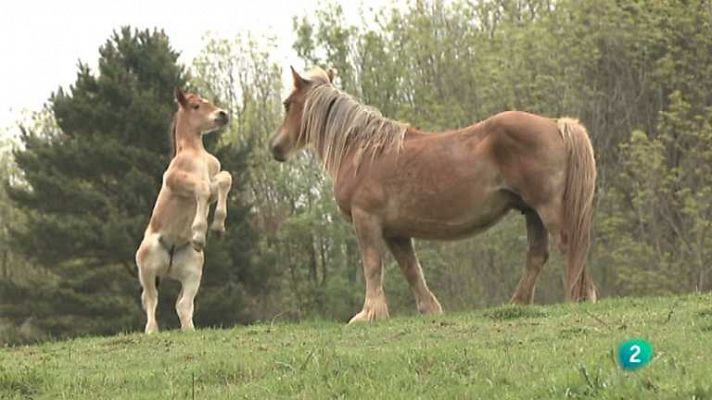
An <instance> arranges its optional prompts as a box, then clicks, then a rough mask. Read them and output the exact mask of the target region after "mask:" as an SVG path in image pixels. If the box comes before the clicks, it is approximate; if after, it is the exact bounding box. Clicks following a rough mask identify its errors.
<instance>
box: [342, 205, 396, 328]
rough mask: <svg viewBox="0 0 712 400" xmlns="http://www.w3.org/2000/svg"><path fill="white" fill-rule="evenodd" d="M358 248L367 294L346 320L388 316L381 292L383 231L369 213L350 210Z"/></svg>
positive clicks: (366, 319) (369, 319)
mask: <svg viewBox="0 0 712 400" xmlns="http://www.w3.org/2000/svg"><path fill="white" fill-rule="evenodd" d="M351 216H352V218H353V223H354V229H355V231H356V237H357V239H358V245H359V250H360V251H361V263H362V265H363V276H364V280H365V281H366V298H365V300H364V302H363V309H362V310H361V312H359V313H358V314H356V315H355V316H354V317H353V318H351V321H349V323H353V322H358V321H374V320H377V319H386V318H388V304H387V303H386V295H385V293H384V292H383V248H384V247H385V246H384V243H383V235H382V228H381V226H380V224H379V223H378V221H377V220H376V219H375V218H374V217H373V216H371V215H369V214H368V213H365V212H363V211H360V210H353V211H352V213H351Z"/></svg>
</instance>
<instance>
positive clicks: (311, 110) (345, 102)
mask: <svg viewBox="0 0 712 400" xmlns="http://www.w3.org/2000/svg"><path fill="white" fill-rule="evenodd" d="M407 128H408V125H407V124H405V123H402V122H398V121H394V120H391V119H388V118H386V117H384V116H383V115H381V112H380V111H378V110H377V109H375V108H373V107H369V106H366V105H364V104H361V103H359V102H358V101H357V100H356V99H354V98H353V97H352V96H351V95H349V94H347V93H345V92H342V91H341V90H339V89H337V88H335V87H334V86H332V85H330V84H323V85H319V86H316V87H314V88H312V89H310V90H309V92H308V93H307V95H306V102H305V104H304V113H303V114H302V126H301V130H300V134H301V135H302V138H304V140H305V142H306V143H309V144H311V145H313V146H314V149H315V150H316V152H317V154H318V155H319V156H320V158H321V160H322V163H323V166H324V168H325V169H326V170H327V171H328V172H329V173H330V174H331V176H333V177H337V176H338V174H339V171H340V169H341V164H342V162H343V160H344V158H345V156H346V154H348V153H349V152H350V151H352V150H355V151H356V153H355V158H354V160H355V164H356V168H358V166H359V165H360V163H361V161H362V158H363V156H364V155H365V154H367V153H370V155H371V159H373V158H375V157H376V155H380V154H385V153H389V152H390V151H392V150H395V151H398V150H400V148H401V146H402V144H403V138H404V137H405V132H406V129H407Z"/></svg>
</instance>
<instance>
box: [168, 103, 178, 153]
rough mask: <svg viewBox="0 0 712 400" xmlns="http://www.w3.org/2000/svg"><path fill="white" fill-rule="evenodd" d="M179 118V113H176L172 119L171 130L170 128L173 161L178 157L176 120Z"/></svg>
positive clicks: (169, 137)
mask: <svg viewBox="0 0 712 400" xmlns="http://www.w3.org/2000/svg"><path fill="white" fill-rule="evenodd" d="M177 116H178V113H177V112H176V113H175V114H173V118H172V119H171V128H170V136H168V140H169V141H170V144H171V159H173V157H175V156H176V152H177V149H176V146H178V143H177V138H176V129H177V128H176V125H177V124H176V118H177Z"/></svg>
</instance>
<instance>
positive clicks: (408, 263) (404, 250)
mask: <svg viewBox="0 0 712 400" xmlns="http://www.w3.org/2000/svg"><path fill="white" fill-rule="evenodd" d="M386 244H387V245H388V249H389V250H390V251H391V253H392V254H393V257H395V259H396V261H397V262H398V265H399V266H400V268H401V271H402V272H403V275H404V276H405V279H406V280H407V281H408V284H409V285H410V289H411V291H413V294H414V295H415V303H416V306H417V307H418V311H419V312H420V313H421V314H442V312H443V308H442V306H441V305H440V302H439V301H438V299H437V298H435V295H433V292H431V291H430V289H429V288H428V284H427V283H426V282H425V276H424V275H423V269H422V268H421V266H420V262H418V257H417V256H416V255H415V249H414V248H413V240H412V239H402V238H389V239H386Z"/></svg>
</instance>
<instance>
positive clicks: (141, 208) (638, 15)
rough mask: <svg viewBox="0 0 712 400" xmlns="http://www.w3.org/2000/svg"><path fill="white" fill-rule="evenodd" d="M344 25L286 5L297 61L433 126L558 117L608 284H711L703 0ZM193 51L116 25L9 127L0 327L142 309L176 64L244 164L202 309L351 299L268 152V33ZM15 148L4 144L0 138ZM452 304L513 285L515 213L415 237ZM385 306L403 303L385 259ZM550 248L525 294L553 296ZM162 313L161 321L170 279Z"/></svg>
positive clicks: (314, 174)
mask: <svg viewBox="0 0 712 400" xmlns="http://www.w3.org/2000/svg"><path fill="white" fill-rule="evenodd" d="M364 20H369V21H370V20H373V21H374V22H373V23H369V24H365V23H361V24H356V25H350V24H348V23H347V22H346V19H345V18H344V15H343V12H342V10H341V8H340V7H339V6H338V4H335V3H326V5H325V6H324V7H323V8H321V9H319V10H315V12H314V13H313V14H310V15H305V16H297V17H295V20H294V46H293V47H294V49H295V50H296V52H297V53H298V54H299V56H300V57H301V58H302V59H303V60H304V65H301V66H297V67H298V68H301V67H305V66H312V65H321V66H333V67H336V68H337V69H338V70H339V78H338V80H337V85H338V86H340V87H342V88H343V89H344V90H346V91H347V92H350V93H352V94H354V95H356V96H357V97H359V98H360V99H362V101H363V102H364V103H366V104H370V105H373V106H375V107H377V108H379V109H380V110H381V111H382V112H383V113H384V114H385V115H387V116H389V117H392V118H395V119H400V120H404V121H408V122H410V123H411V124H412V125H414V126H418V127H421V128H424V129H429V130H434V131H437V130H444V129H447V128H453V127H458V126H464V125H467V124H470V123H472V122H474V121H477V120H480V119H483V118H486V117H488V116H490V115H492V114H494V113H497V112H499V111H503V110H508V109H518V110H525V111H530V112H535V113H541V114H545V115H549V116H561V115H571V116H576V117H579V118H580V119H581V121H582V122H583V123H584V124H585V125H586V126H587V127H588V130H589V132H590V134H591V137H592V139H593V142H594V147H595V150H596V156H597V160H598V166H599V180H598V188H597V197H596V202H597V212H596V216H595V228H594V229H595V232H594V235H593V236H594V243H593V248H592V252H591V255H590V270H591V272H592V273H593V274H594V277H595V278H596V280H597V282H598V283H599V287H600V288H601V290H602V295H603V296H629V295H636V296H637V295H650V294H665V293H684V292H692V291H709V290H710V289H712V238H710V231H711V228H712V202H710V200H709V199H710V198H711V196H712V170H711V169H712V2H710V1H708V0H691V1H688V2H678V1H672V0H663V1H642V0H600V1H570V0H560V1H553V0H483V1H478V2H467V1H452V2H443V1H413V2H409V3H407V5H405V6H403V5H399V6H395V5H394V6H392V7H386V8H384V9H381V10H375V11H374V12H373V13H372V14H368V15H365V16H364ZM205 43H206V44H205V48H204V50H203V52H202V53H201V54H200V55H199V56H198V57H197V58H196V59H195V60H194V61H193V63H192V65H191V66H189V68H188V70H190V74H188V73H187V72H186V68H184V67H183V66H181V65H179V64H178V63H177V61H176V60H177V53H176V52H175V51H174V50H173V49H171V48H170V45H169V39H168V38H167V37H166V36H165V35H164V34H163V33H161V32H148V31H133V30H131V29H129V28H125V29H122V30H120V31H117V32H116V33H115V34H114V35H113V36H112V37H111V38H110V39H109V40H108V41H107V43H106V44H105V45H104V46H102V48H101V49H100V62H99V69H98V71H90V70H89V69H88V68H87V67H85V66H83V65H80V67H79V71H78V75H77V81H76V82H75V84H74V85H73V86H72V87H71V88H70V89H69V91H68V92H64V91H58V92H57V93H55V94H53V95H52V97H51V99H50V101H49V103H48V107H47V109H45V110H42V111H41V112H38V113H37V114H36V116H35V118H34V120H33V123H32V124H30V125H29V126H26V129H25V135H24V136H23V138H22V143H21V144H14V145H12V146H9V145H5V144H3V147H2V149H3V150H2V153H0V154H2V157H0V161H2V168H0V174H1V175H2V179H3V181H4V182H5V184H4V185H3V187H2V188H1V189H0V200H1V201H0V207H1V208H0V216H1V217H2V219H0V224H1V226H0V228H1V229H0V262H1V263H2V264H1V265H0V274H1V277H2V280H1V281H0V311H1V312H0V317H1V318H2V319H1V320H0V329H1V331H0V332H1V333H0V338H3V340H6V341H11V342H19V341H30V340H37V339H40V338H43V337H47V336H66V335H79V334H89V333H93V334H96V333H104V334H106V333H112V332H116V331H120V330H136V329H139V328H140V327H141V318H142V314H141V309H140V306H139V303H138V282H137V280H136V279H135V277H134V276H133V275H134V270H133V268H134V267H133V264H132V263H133V261H132V259H133V252H134V250H135V248H136V246H137V245H138V242H139V240H140V238H141V233H142V230H143V229H144V228H145V224H146V222H147V219H148V216H149V212H150V209H151V207H152V203H153V200H154V197H155V194H156V192H157V190H158V187H159V184H160V176H161V172H162V169H163V168H164V167H165V165H166V163H167V161H168V159H167V141H166V134H167V133H166V132H167V129H168V122H169V119H170V116H171V113H172V112H173V110H174V107H175V106H174V105H173V102H172V99H171V96H170V94H171V93H172V87H173V86H175V85H182V84H184V83H186V82H188V83H189V85H190V86H191V87H193V88H194V89H195V90H197V91H198V92H199V93H201V94H203V95H205V96H206V97H209V98H214V99H216V101H217V102H218V103H219V104H221V105H223V106H225V107H227V108H229V110H230V112H231V114H232V115H233V116H234V118H233V120H232V123H231V125H230V127H229V129H226V130H225V131H224V132H223V133H222V134H221V135H220V137H219V138H218V137H216V138H211V141H210V143H209V147H210V149H212V151H214V152H216V153H217V154H218V155H219V157H220V158H221V160H222V161H223V166H224V168H226V169H228V170H230V171H231V172H232V174H233V176H235V177H236V180H235V185H234V188H235V189H234V190H233V192H232V195H231V197H230V207H229V208H230V211H229V218H230V220H229V221H228V223H229V226H228V234H227V236H226V237H225V238H223V239H222V240H216V238H212V239H210V240H209V248H208V251H207V264H206V273H205V280H204V285H203V287H202V289H201V293H200V295H199V296H198V309H197V312H196V319H197V321H196V322H197V323H198V324H199V325H201V326H208V325H209V326H216V325H217V326H219V325H231V324H235V323H249V322H251V321H255V320H260V319H272V318H286V319H304V318H327V319H336V320H346V319H348V318H349V317H350V316H351V315H352V314H353V313H355V312H356V311H357V310H358V309H359V307H360V305H361V301H362V287H363V286H362V282H361V273H360V267H359V255H358V251H357V247H356V243H355V239H354V237H353V234H352V232H351V228H350V226H348V225H347V224H346V223H345V222H343V220H342V219H341V217H340V216H339V215H338V212H337V211H336V209H335V206H334V202H333V200H332V194H331V188H330V183H329V181H328V180H327V179H325V178H324V177H323V175H322V174H321V172H320V171H319V169H318V168H317V167H316V164H315V163H314V162H313V160H312V159H311V156H310V155H309V154H306V153H304V154H301V155H300V156H299V157H297V158H296V159H295V160H293V161H291V162H290V163H287V164H279V163H276V162H274V161H272V160H271V157H270V155H269V153H268V151H267V140H268V137H269V135H270V134H271V133H272V131H273V130H274V129H275V128H276V127H277V126H278V124H279V122H280V119H281V117H282V110H281V104H280V103H281V98H280V96H281V95H282V94H283V93H284V88H283V87H282V80H283V79H282V77H283V76H284V75H283V71H284V70H285V68H287V67H288V66H287V65H280V64H277V63H276V62H275V57H274V53H275V49H276V46H275V43H274V41H273V40H270V39H265V38H254V37H250V36H249V35H247V36H244V37H238V38H234V39H228V38H218V37H207V38H206V41H205ZM10 147H12V148H14V149H15V150H14V151H13V152H12V153H10V152H9V150H8V149H9V148H10ZM417 247H418V251H419V254H420V257H421V261H422V262H423V264H424V268H425V273H426V277H427V278H428V280H429V284H430V286H431V288H432V289H433V291H434V292H435V293H436V294H437V295H438V296H439V298H440V300H441V302H442V303H443V306H444V307H445V309H446V310H451V311H452V310H469V309H472V308H475V307H482V306H486V305H491V304H500V303H503V302H506V301H507V300H508V298H509V296H510V295H511V293H512V290H513V289H514V287H515V284H516V282H517V280H518V278H519V275H520V273H521V269H522V268H523V265H524V254H525V249H526V234H525V229H524V223H523V218H521V216H519V215H518V214H516V213H512V214H511V215H509V216H508V217H507V218H506V219H505V220H504V221H503V222H501V223H500V224H499V225H497V226H495V227H494V228H492V229H491V230H490V231H488V232H487V233H485V234H483V235H480V236H477V237H475V238H472V239H470V240H465V241H461V242H451V243H435V242H418V243H417ZM386 274H387V278H386V279H387V282H386V290H387V294H388V297H389V302H390V306H391V312H392V313H396V314H398V313H401V314H403V313H413V312H414V305H413V300H412V297H411V295H410V293H409V290H408V288H407V285H406V284H405V282H404V280H403V279H402V278H401V277H400V273H399V272H398V268H397V267H396V266H395V263H394V261H393V260H391V259H389V260H388V263H387V269H386ZM561 276H562V269H561V260H560V258H559V257H558V256H554V257H552V260H551V261H550V262H549V264H547V267H546V269H545V271H544V273H543V274H542V277H541V278H540V283H539V285H538V287H539V290H538V293H537V301H538V302H555V301H560V300H562V299H563V291H562V287H561ZM161 289H162V290H161V291H162V296H161V302H160V304H161V305H162V308H161V309H160V319H161V321H162V322H163V323H164V326H165V327H175V326H176V320H175V317H174V316H173V314H174V313H173V311H172V302H173V298H174V295H175V290H176V288H175V286H171V285H170V284H166V285H165V286H162V287H161Z"/></svg>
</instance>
